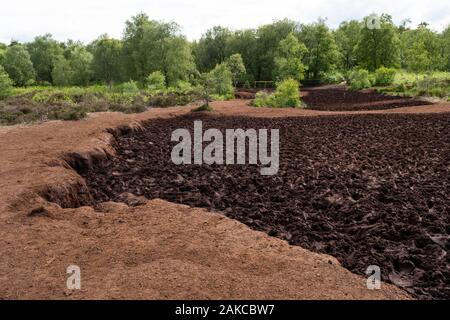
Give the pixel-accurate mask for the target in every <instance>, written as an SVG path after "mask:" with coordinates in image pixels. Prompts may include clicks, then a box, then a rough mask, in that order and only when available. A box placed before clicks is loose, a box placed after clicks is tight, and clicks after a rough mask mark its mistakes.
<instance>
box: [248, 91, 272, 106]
mask: <svg viewBox="0 0 450 320" xmlns="http://www.w3.org/2000/svg"><path fill="white" fill-rule="evenodd" d="M252 105H253V106H255V107H271V106H272V101H271V99H270V94H269V93H268V92H267V91H258V92H257V93H256V95H255V99H254V100H253V102H252Z"/></svg>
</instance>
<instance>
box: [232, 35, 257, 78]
mask: <svg viewBox="0 0 450 320" xmlns="http://www.w3.org/2000/svg"><path fill="white" fill-rule="evenodd" d="M257 44H258V39H257V38H256V31H255V30H253V29H247V30H238V31H235V32H234V33H233V34H232V35H230V36H228V37H227V42H226V50H225V51H226V56H231V55H232V54H235V53H239V54H240V55H241V57H242V61H243V62H244V66H245V70H246V75H243V76H242V77H241V78H242V79H241V81H244V82H245V81H246V80H248V81H254V80H255V78H256V75H257V73H258V66H259V63H258V52H257V49H258V48H257ZM244 79H245V80H244Z"/></svg>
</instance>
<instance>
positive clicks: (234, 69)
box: [226, 53, 247, 88]
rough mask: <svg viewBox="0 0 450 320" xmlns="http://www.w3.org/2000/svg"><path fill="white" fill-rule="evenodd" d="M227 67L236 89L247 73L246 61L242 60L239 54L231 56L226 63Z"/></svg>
mask: <svg viewBox="0 0 450 320" xmlns="http://www.w3.org/2000/svg"><path fill="white" fill-rule="evenodd" d="M226 65H227V67H228V69H229V70H230V72H231V77H232V81H233V87H235V88H236V86H237V83H238V81H239V77H241V76H242V75H244V74H245V73H246V72H247V71H246V69H245V65H244V61H243V60H242V56H241V55H240V54H239V53H235V54H233V55H231V56H230V57H229V58H228V60H227V61H226Z"/></svg>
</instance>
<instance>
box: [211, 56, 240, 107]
mask: <svg viewBox="0 0 450 320" xmlns="http://www.w3.org/2000/svg"><path fill="white" fill-rule="evenodd" d="M207 78H208V81H207V82H208V84H209V85H210V87H211V94H212V95H215V96H219V97H220V99H222V98H225V99H228V98H231V97H233V92H234V90H233V80H232V79H233V75H232V73H231V71H230V69H228V66H227V64H225V63H221V64H218V65H217V66H216V67H215V68H214V69H213V70H211V71H210V72H209V74H208V77H207Z"/></svg>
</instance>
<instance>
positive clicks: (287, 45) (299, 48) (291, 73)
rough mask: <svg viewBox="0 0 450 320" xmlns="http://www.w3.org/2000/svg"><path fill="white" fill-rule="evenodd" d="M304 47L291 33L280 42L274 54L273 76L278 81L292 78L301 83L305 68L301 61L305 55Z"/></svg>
mask: <svg viewBox="0 0 450 320" xmlns="http://www.w3.org/2000/svg"><path fill="white" fill-rule="evenodd" d="M307 51H308V50H307V49H306V47H305V45H304V44H303V43H301V42H299V41H298V39H297V38H296V37H295V35H294V34H293V33H290V34H288V36H287V37H286V38H285V39H283V40H281V41H280V43H279V45H278V50H277V52H276V54H275V72H274V73H275V76H276V78H277V79H278V80H279V81H282V80H285V79H288V78H292V79H295V80H297V81H301V80H303V78H304V74H305V70H306V67H305V65H304V64H303V63H302V60H303V58H304V56H305V54H306V53H307Z"/></svg>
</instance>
